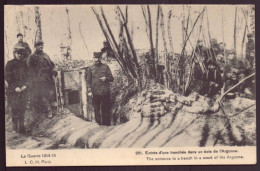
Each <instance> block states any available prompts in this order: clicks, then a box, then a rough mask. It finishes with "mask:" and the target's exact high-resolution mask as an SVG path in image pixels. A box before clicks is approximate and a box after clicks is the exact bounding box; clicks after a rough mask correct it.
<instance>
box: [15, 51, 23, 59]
mask: <svg viewBox="0 0 260 171" xmlns="http://www.w3.org/2000/svg"><path fill="white" fill-rule="evenodd" d="M14 56H15V58H16V59H17V60H21V59H22V53H21V52H15V53H14Z"/></svg>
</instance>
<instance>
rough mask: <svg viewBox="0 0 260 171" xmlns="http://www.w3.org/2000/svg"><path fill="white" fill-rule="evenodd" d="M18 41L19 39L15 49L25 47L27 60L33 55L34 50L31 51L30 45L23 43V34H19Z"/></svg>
mask: <svg viewBox="0 0 260 171" xmlns="http://www.w3.org/2000/svg"><path fill="white" fill-rule="evenodd" d="M17 39H18V42H17V43H16V44H15V45H14V47H23V48H24V49H25V51H24V52H25V54H24V59H25V60H27V58H28V57H29V55H31V53H32V50H31V48H30V46H29V45H28V43H26V42H24V41H23V35H22V34H21V33H18V34H17Z"/></svg>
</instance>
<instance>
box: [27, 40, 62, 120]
mask: <svg viewBox="0 0 260 171" xmlns="http://www.w3.org/2000/svg"><path fill="white" fill-rule="evenodd" d="M43 47H44V43H43V41H42V40H39V41H37V42H36V43H35V48H36V50H35V52H34V53H33V54H32V55H30V56H29V58H28V61H27V64H28V69H29V81H30V87H31V101H32V106H33V107H34V109H35V110H36V112H37V113H38V112H42V110H44V111H45V112H47V113H48V117H49V118H51V117H52V116H53V114H52V110H51V102H52V100H54V99H55V84H54V80H53V76H55V77H56V76H57V71H55V70H54V67H55V66H54V63H53V62H52V61H51V59H50V57H49V55H47V54H46V53H45V52H43ZM42 104H43V105H42Z"/></svg>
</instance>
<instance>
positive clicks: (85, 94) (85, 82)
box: [80, 69, 91, 121]
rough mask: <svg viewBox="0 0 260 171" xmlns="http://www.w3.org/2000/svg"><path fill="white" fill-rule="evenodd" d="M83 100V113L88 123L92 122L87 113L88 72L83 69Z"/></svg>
mask: <svg viewBox="0 0 260 171" xmlns="http://www.w3.org/2000/svg"><path fill="white" fill-rule="evenodd" d="M80 73H81V97H82V98H81V99H82V111H83V117H84V119H85V120H87V121H91V117H90V116H89V113H88V111H87V107H88V106H87V105H88V104H87V81H86V71H85V69H81V72H80Z"/></svg>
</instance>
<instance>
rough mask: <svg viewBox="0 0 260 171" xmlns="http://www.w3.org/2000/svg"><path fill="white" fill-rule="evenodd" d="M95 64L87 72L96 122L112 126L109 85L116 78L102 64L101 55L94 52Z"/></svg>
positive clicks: (89, 92) (107, 67) (106, 66)
mask: <svg viewBox="0 0 260 171" xmlns="http://www.w3.org/2000/svg"><path fill="white" fill-rule="evenodd" d="M94 60H95V64H94V65H92V66H91V67H90V68H89V71H88V72H87V85H88V95H89V96H93V100H92V103H93V107H94V112H95V120H96V122H97V123H98V124H100V125H107V126H109V125H110V121H111V111H110V110H111V105H110V87H109V83H110V82H113V81H114V77H113V75H112V73H111V70H110V68H109V66H108V65H106V64H103V63H102V62H101V55H100V54H99V53H96V52H94Z"/></svg>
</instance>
